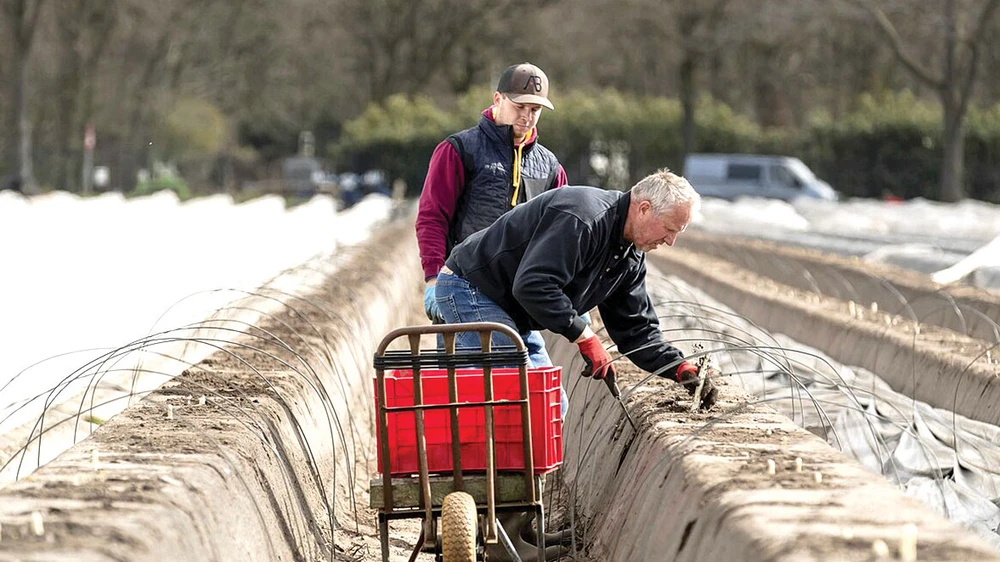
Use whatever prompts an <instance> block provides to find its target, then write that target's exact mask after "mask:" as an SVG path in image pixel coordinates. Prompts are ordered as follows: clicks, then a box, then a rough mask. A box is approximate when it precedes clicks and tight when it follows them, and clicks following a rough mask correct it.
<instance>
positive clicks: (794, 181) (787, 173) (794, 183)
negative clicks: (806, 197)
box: [771, 165, 802, 188]
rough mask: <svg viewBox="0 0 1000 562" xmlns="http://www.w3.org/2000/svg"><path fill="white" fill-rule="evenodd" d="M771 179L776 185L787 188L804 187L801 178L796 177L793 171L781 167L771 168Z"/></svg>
mask: <svg viewBox="0 0 1000 562" xmlns="http://www.w3.org/2000/svg"><path fill="white" fill-rule="evenodd" d="M771 179H772V180H773V181H774V183H776V184H778V185H783V186H785V187H795V188H801V187H802V182H800V181H799V178H797V177H795V174H793V173H792V171H791V170H789V169H788V168H786V167H784V166H781V165H776V166H771Z"/></svg>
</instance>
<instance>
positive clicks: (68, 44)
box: [52, 0, 119, 190]
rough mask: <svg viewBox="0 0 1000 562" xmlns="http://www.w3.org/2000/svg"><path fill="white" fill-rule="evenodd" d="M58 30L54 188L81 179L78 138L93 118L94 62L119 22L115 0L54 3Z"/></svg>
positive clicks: (67, 186)
mask: <svg viewBox="0 0 1000 562" xmlns="http://www.w3.org/2000/svg"><path fill="white" fill-rule="evenodd" d="M53 8H54V9H55V11H56V13H55V20H56V26H57V31H58V38H57V41H58V53H59V61H58V69H57V78H56V84H55V87H56V91H55V92H53V93H54V97H55V123H54V126H55V139H54V142H55V143H56V146H57V147H58V148H57V149H56V150H55V151H54V152H55V153H56V156H55V162H54V165H53V166H52V168H53V169H54V170H56V174H57V175H56V177H54V178H52V179H53V180H54V182H55V185H56V186H57V187H60V188H62V189H66V190H73V189H75V187H76V185H77V180H79V179H80V173H79V172H80V167H81V137H82V135H83V130H84V127H85V126H86V124H87V123H88V122H89V121H90V120H91V119H92V113H93V106H94V83H95V81H96V79H97V77H96V75H97V72H96V71H97V65H98V64H99V62H100V61H101V56H102V54H103V53H104V50H105V47H107V45H108V41H109V39H110V37H111V35H112V30H113V29H114V26H115V24H116V22H117V21H118V13H119V6H118V1H117V0H105V1H103V2H88V1H87V0H64V1H63V2H60V3H58V4H55V5H54V6H53Z"/></svg>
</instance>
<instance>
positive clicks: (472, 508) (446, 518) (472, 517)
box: [441, 492, 478, 562]
mask: <svg viewBox="0 0 1000 562" xmlns="http://www.w3.org/2000/svg"><path fill="white" fill-rule="evenodd" d="M477 517H478V515H477V514H476V500H474V499H472V496H470V495H469V494H466V493H465V492H452V493H450V494H448V495H447V496H445V497H444V503H443V504H441V551H442V554H443V555H444V562H475V561H476V519H477Z"/></svg>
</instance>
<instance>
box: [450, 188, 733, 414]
mask: <svg viewBox="0 0 1000 562" xmlns="http://www.w3.org/2000/svg"><path fill="white" fill-rule="evenodd" d="M699 204H700V197H699V196H698V193H697V192H695V190H694V188H692V187H691V184H690V183H688V181H687V180H685V179H684V178H682V177H680V176H677V175H675V174H673V173H671V172H669V171H667V170H662V171H659V172H656V173H654V174H652V175H650V176H648V177H646V178H644V179H642V180H641V181H639V183H637V184H636V185H635V186H633V187H632V189H631V190H630V191H627V192H624V193H622V192H617V191H605V190H602V189H598V188H594V187H564V188H562V189H557V190H554V191H550V192H546V193H543V194H542V195H539V196H538V197H536V198H534V199H532V200H530V201H528V202H526V203H525V204H523V205H519V206H517V207H516V208H514V209H513V210H511V211H509V212H508V213H506V214H505V215H503V216H502V217H500V218H499V219H498V220H497V221H496V222H495V223H493V224H492V225H491V226H489V227H488V228H486V229H485V230H481V231H479V232H477V233H475V234H473V235H471V236H469V237H468V238H467V239H466V240H465V241H464V242H462V243H461V244H459V245H458V246H456V247H455V249H454V250H453V251H452V252H451V255H450V257H449V258H448V260H447V261H446V263H445V266H444V267H443V268H442V270H441V273H440V274H439V275H438V277H437V293H436V295H435V297H436V304H437V306H438V308H439V309H440V311H441V315H442V317H443V318H444V320H445V321H446V322H448V323H461V322H480V321H493V322H500V323H503V324H506V325H508V326H511V327H513V328H514V329H515V330H517V331H518V332H519V333H521V334H528V333H529V332H530V331H532V330H539V329H547V330H550V331H552V332H555V333H557V334H560V335H562V336H563V337H565V338H566V339H568V340H570V341H572V342H574V343H576V344H577V345H578V346H579V348H580V353H581V354H582V355H583V358H584V360H585V361H586V363H587V365H588V367H589V373H588V374H589V375H591V376H594V377H596V378H603V377H605V376H607V374H608V373H614V366H613V365H612V364H611V357H610V355H609V354H608V352H607V351H606V350H605V349H604V347H603V346H602V345H601V343H600V340H599V339H598V337H597V335H596V334H594V332H593V331H592V330H591V329H590V327H589V325H588V324H587V322H586V321H585V320H584V319H583V318H581V313H582V312H583V311H587V310H590V309H591V308H593V307H595V306H596V307H597V308H598V310H599V311H600V312H601V318H602V319H603V320H604V325H605V327H606V328H607V330H608V335H610V336H611V339H612V340H613V341H614V342H615V343H616V344H617V345H618V351H619V352H621V353H622V354H627V355H628V357H629V358H630V359H631V360H632V362H633V363H635V364H636V365H638V366H639V367H640V368H642V369H644V370H646V371H649V372H657V373H659V374H661V376H666V377H669V378H672V379H673V380H675V381H678V382H680V383H682V384H684V386H685V388H686V389H687V390H688V392H689V393H691V394H693V393H694V392H695V389H696V386H697V375H696V373H697V369H696V368H695V367H694V365H692V364H690V363H688V362H686V361H684V360H683V354H682V353H681V351H680V350H679V349H677V348H675V347H674V346H672V345H671V344H670V343H668V342H667V341H666V340H664V339H663V334H662V333H661V332H660V330H659V321H658V320H657V316H656V311H655V309H654V307H653V302H652V300H651V299H650V298H649V295H648V294H647V293H646V283H645V279H646V264H645V252H648V251H651V250H653V249H655V248H656V247H658V246H660V245H662V244H666V245H668V246H671V245H673V243H674V240H675V239H676V238H677V236H678V235H679V234H680V233H681V232H683V231H684V229H685V228H687V225H688V223H689V222H690V221H691V217H692V214H693V213H694V212H695V210H696V209H697V207H698V205H699ZM466 337H467V338H468V341H463V340H462V339H461V336H460V338H459V342H458V343H459V345H467V346H478V339H477V338H476V336H475V335H474V334H466ZM495 337H497V338H498V339H500V338H503V339H506V338H504V337H503V336H499V335H497V336H495ZM495 343H498V344H499V343H509V342H503V341H497V342H495ZM526 345H527V346H528V353H529V357H535V356H547V354H546V353H545V351H544V343H543V342H540V341H539V340H537V339H532V340H530V341H526ZM539 345H541V346H542V349H541V350H539V349H537V347H538V346H539ZM535 366H539V365H535ZM716 395H717V390H716V388H715V387H714V385H713V384H712V383H711V380H708V381H706V384H705V387H704V388H703V391H702V398H701V404H700V406H701V407H702V408H710V407H711V406H712V405H713V404H715V401H716Z"/></svg>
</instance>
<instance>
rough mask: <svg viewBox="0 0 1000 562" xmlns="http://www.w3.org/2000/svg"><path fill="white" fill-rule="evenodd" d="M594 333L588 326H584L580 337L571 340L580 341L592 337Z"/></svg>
mask: <svg viewBox="0 0 1000 562" xmlns="http://www.w3.org/2000/svg"><path fill="white" fill-rule="evenodd" d="M595 335H596V334H594V331H593V330H591V329H590V326H587V327H586V328H584V329H583V333H582V334H580V337H578V338H576V339H575V340H573V343H580V342H582V341H583V340H585V339H587V338H592V337H594V336H595Z"/></svg>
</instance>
